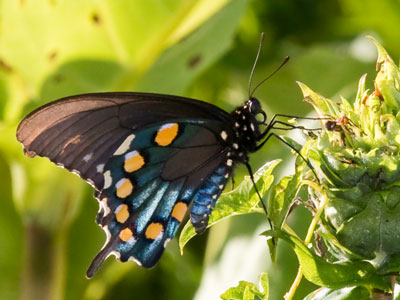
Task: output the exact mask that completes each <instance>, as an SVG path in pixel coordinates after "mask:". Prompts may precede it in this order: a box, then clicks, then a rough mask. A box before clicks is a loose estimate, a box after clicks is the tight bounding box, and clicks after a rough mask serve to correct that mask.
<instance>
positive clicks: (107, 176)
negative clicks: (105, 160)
mask: <svg viewBox="0 0 400 300" xmlns="http://www.w3.org/2000/svg"><path fill="white" fill-rule="evenodd" d="M111 184H112V177H111V172H110V170H108V171H106V172H105V173H104V186H103V189H108V188H109V187H110V186H111Z"/></svg>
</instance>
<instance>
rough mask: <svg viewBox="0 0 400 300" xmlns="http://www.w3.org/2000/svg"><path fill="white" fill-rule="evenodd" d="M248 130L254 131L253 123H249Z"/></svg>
mask: <svg viewBox="0 0 400 300" xmlns="http://www.w3.org/2000/svg"><path fill="white" fill-rule="evenodd" d="M250 128H251V130H252V131H254V124H253V123H250Z"/></svg>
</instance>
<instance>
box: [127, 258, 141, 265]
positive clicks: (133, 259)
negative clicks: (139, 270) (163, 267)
mask: <svg viewBox="0 0 400 300" xmlns="http://www.w3.org/2000/svg"><path fill="white" fill-rule="evenodd" d="M128 260H130V261H133V262H135V263H137V265H138V266H139V267H141V266H142V263H141V262H140V261H138V260H137V259H136V258H135V257H133V256H130V257H129V258H128Z"/></svg>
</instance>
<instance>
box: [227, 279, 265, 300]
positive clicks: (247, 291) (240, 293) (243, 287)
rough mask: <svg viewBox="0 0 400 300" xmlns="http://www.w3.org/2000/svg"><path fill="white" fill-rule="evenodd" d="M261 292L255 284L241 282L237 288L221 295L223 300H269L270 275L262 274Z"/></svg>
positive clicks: (260, 281) (260, 280)
mask: <svg viewBox="0 0 400 300" xmlns="http://www.w3.org/2000/svg"><path fill="white" fill-rule="evenodd" d="M258 282H259V285H260V287H261V289H262V290H259V289H258V288H257V286H256V285H255V284H254V283H251V282H247V281H240V282H239V285H238V286H237V287H232V288H230V289H228V290H227V291H226V292H225V293H223V294H222V295H221V299H223V300H267V299H268V290H269V288H268V275H267V273H262V274H261V275H260V277H259V280H258Z"/></svg>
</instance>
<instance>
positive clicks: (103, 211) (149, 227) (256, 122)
mask: <svg viewBox="0 0 400 300" xmlns="http://www.w3.org/2000/svg"><path fill="white" fill-rule="evenodd" d="M265 124H266V114H265V112H264V111H263V110H262V108H261V105H260V102H259V101H258V100H257V99H256V98H253V97H251V98H250V99H248V101H246V102H245V103H244V104H243V105H242V106H240V107H238V108H236V109H235V110H234V111H233V112H232V113H227V112H225V111H224V110H222V109H220V108H218V107H217V106H214V105H212V104H209V103H206V102H202V101H199V100H194V99H189V98H183V97H177V96H168V95H163V94H150V93H97V94H83V95H77V96H71V97H66V98H63V99H60V100H57V101H54V102H51V103H49V104H47V105H44V106H42V107H40V108H38V109H37V110H35V111H33V112H32V113H30V114H29V115H28V116H27V117H26V118H25V119H24V120H23V121H22V122H21V123H20V124H19V127H18V130H17V138H18V140H19V141H20V142H21V143H22V144H23V146H24V152H25V154H26V155H27V156H29V157H34V156H35V155H39V156H43V157H47V158H49V159H50V160H51V161H52V162H54V163H56V164H57V165H59V166H62V167H64V168H65V169H67V170H69V171H71V172H73V173H76V174H78V175H79V176H80V177H82V178H83V179H84V180H86V181H87V182H88V183H90V184H91V185H92V186H93V187H94V189H95V198H96V199H97V200H98V201H99V205H100V210H99V213H98V215H97V218H96V222H97V224H98V225H99V226H100V227H102V229H103V230H104V231H105V233H106V235H107V241H106V243H105V245H104V247H103V248H102V249H101V251H100V252H99V253H98V254H97V256H96V257H95V258H94V260H93V262H92V264H91V266H90V267H89V269H88V272H87V277H89V278H90V277H92V276H93V274H94V272H95V271H96V270H97V269H98V268H99V266H100V264H101V263H102V262H103V261H104V260H105V259H106V258H107V257H108V256H109V255H115V256H116V257H117V258H118V259H120V260H121V261H127V260H133V261H135V262H136V263H137V264H139V265H141V266H144V267H147V268H148V267H152V266H154V265H155V263H156V262H157V261H158V260H159V258H160V257H161V255H162V253H163V251H164V249H165V247H166V245H167V244H168V242H169V241H170V240H171V239H172V238H173V237H174V235H175V234H176V232H177V230H178V227H179V225H180V223H181V222H182V220H183V218H184V216H185V214H186V211H187V210H188V209H189V207H190V205H192V206H191V209H190V220H191V222H192V224H193V226H194V228H195V230H196V232H197V233H202V232H203V231H204V230H205V229H206V227H207V222H208V219H209V216H210V213H211V211H212V209H213V207H214V205H215V202H216V201H217V199H218V197H219V196H220V194H221V192H222V190H223V189H224V187H225V185H226V183H227V181H228V179H229V177H230V176H231V174H232V170H233V169H234V167H235V165H236V164H238V163H244V164H248V160H249V154H250V153H252V152H255V151H257V150H258V149H259V147H260V145H259V142H260V141H261V140H263V139H264V138H265V137H266V135H267V133H268V132H269V127H268V126H267V127H266V128H265V129H264V130H263V131H261V125H265Z"/></svg>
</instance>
